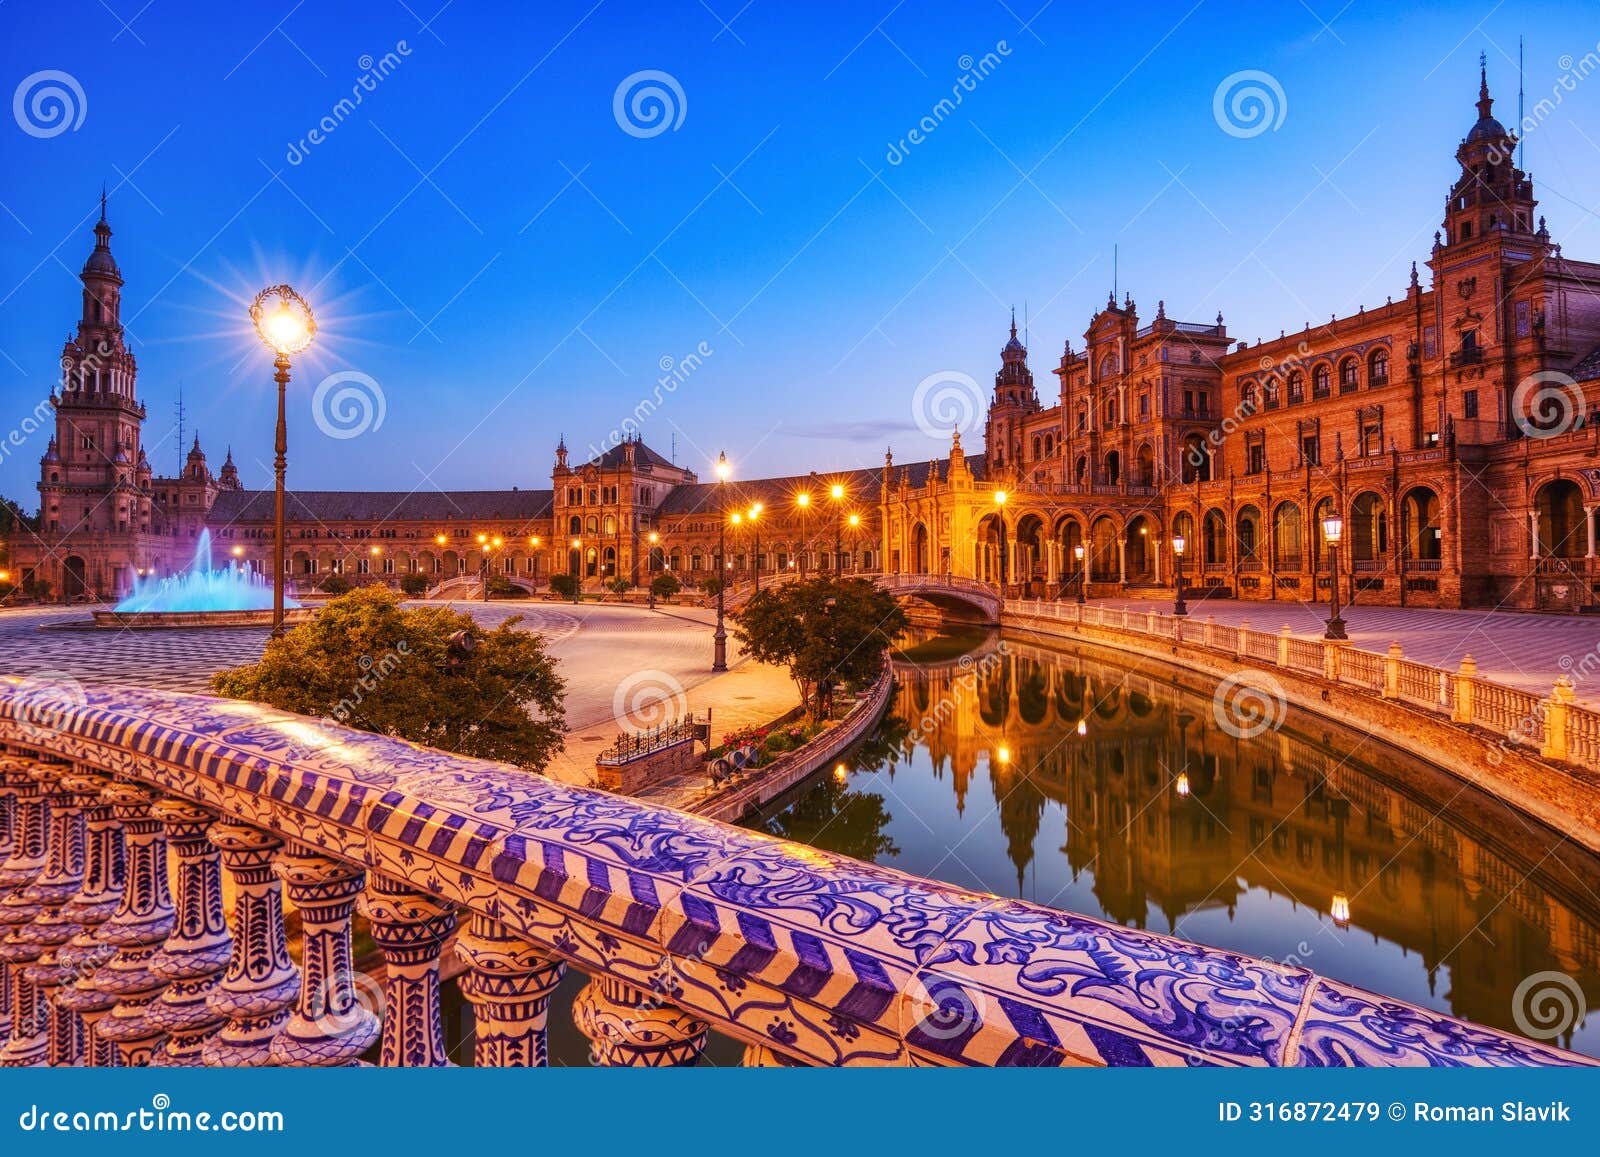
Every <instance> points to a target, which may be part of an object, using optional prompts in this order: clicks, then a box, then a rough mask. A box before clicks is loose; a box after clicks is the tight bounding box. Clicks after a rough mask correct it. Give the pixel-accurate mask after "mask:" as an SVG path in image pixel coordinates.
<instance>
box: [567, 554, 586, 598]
mask: <svg viewBox="0 0 1600 1157" xmlns="http://www.w3.org/2000/svg"><path fill="white" fill-rule="evenodd" d="M582 570H583V539H581V538H575V539H573V540H572V554H571V556H570V557H569V560H568V562H567V573H568V574H570V575H571V576H572V601H573V602H574V603H576V602H577V601H578V599H579V598H581V597H582V593H583V592H582V590H581V588H580V586H579V583H580V582H581V580H580V579H579V578H578V575H579V574H580V573H582Z"/></svg>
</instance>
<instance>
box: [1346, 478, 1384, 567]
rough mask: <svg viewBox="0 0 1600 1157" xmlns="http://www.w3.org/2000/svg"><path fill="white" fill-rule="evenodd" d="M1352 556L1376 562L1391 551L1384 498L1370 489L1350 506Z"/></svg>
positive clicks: (1358, 560) (1359, 559)
mask: <svg viewBox="0 0 1600 1157" xmlns="http://www.w3.org/2000/svg"><path fill="white" fill-rule="evenodd" d="M1349 538H1350V557H1351V558H1353V559H1354V560H1355V561H1356V562H1367V563H1376V562H1378V561H1379V560H1380V559H1382V558H1383V556H1384V555H1385V554H1387V553H1388V551H1389V516H1388V512H1387V511H1385V510H1384V508H1383V499H1382V497H1380V496H1379V495H1377V494H1374V493H1373V492H1372V491H1370V490H1368V491H1366V492H1365V493H1363V494H1360V495H1357V497H1356V500H1355V502H1354V503H1353V504H1352V505H1351V507H1350V534H1349Z"/></svg>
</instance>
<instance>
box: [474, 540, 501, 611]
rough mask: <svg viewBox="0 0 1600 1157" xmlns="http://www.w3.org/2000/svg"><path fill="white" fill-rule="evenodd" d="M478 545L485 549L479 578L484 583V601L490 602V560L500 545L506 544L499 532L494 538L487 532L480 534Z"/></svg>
mask: <svg viewBox="0 0 1600 1157" xmlns="http://www.w3.org/2000/svg"><path fill="white" fill-rule="evenodd" d="M478 545H479V547H481V548H482V550H483V564H482V570H481V571H480V573H479V578H480V580H481V582H482V584H483V601H484V602H488V601H489V561H490V559H491V558H492V557H493V554H494V552H495V551H497V550H499V549H500V547H501V546H502V545H504V540H503V539H501V537H500V536H499V535H498V534H497V535H495V536H494V537H493V538H490V537H489V536H488V535H487V534H480V535H478Z"/></svg>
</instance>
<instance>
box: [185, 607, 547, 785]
mask: <svg viewBox="0 0 1600 1157" xmlns="http://www.w3.org/2000/svg"><path fill="white" fill-rule="evenodd" d="M400 602H401V596H400V595H398V594H396V593H395V592H393V591H390V590H386V589H384V588H382V587H377V586H369V587H363V588H362V589H360V590H357V591H354V592H352V593H350V594H348V595H344V596H342V597H340V598H336V599H333V600H332V601H330V602H329V603H328V605H327V606H326V607H324V608H323V609H322V611H321V613H320V614H318V615H317V616H316V617H315V618H314V619H312V620H311V621H310V622H308V623H305V624H303V625H301V626H298V627H295V628H294V629H293V630H291V631H289V632H288V633H287V634H285V635H284V636H283V637H282V638H281V639H272V640H270V641H269V642H268V643H267V647H266V651H265V652H264V653H263V654H262V656H261V661H260V662H259V663H256V664H253V665H251V666H246V667H236V668H234V669H233V670H231V671H221V672H218V673H217V674H216V675H215V676H213V677H212V681H211V685H212V687H213V688H214V689H215V690H216V691H217V692H219V693H220V694H223V695H228V696H231V697H232V698H235V699H249V700H253V701H255V702H258V703H266V704H268V705H270V706H272V707H278V708H281V709H282V710H285V711H294V712H298V713H299V714H302V715H314V716H318V717H320V718H323V719H326V720H329V721H331V722H334V723H339V724H343V725H344V726H346V727H354V728H356V729H358V730H361V731H370V732H373V733H375V734H378V735H391V736H395V737H397V738H400V739H408V740H411V741H412V742H415V743H422V744H427V745H428V746H430V747H438V748H441V749H443V750H445V751H453V752H456V753H458V754H460V755H470V756H474V757H477V758H480V759H498V760H504V761H506V762H509V763H515V764H517V765H519V766H521V767H525V768H528V769H530V770H533V771H542V770H543V769H544V767H545V766H546V764H548V763H549V762H550V759H551V757H552V756H553V755H554V754H555V753H556V752H558V751H560V750H561V747H562V731H563V729H564V727H565V722H566V709H565V699H566V683H565V681H564V680H563V679H562V678H561V676H560V675H559V674H558V673H557V670H556V661H555V659H554V658H553V657H552V656H550V655H549V654H548V653H547V652H546V651H545V647H544V640H543V639H542V638H541V637H540V636H538V635H536V634H533V633H531V632H528V631H520V630H517V629H516V624H517V623H519V622H520V621H521V619H520V617H514V618H510V619H507V620H506V621H505V622H504V623H502V624H501V625H500V626H499V627H497V628H496V629H494V630H493V631H486V630H484V628H483V627H481V626H479V625H478V624H477V623H475V622H474V621H473V620H472V616H470V615H467V614H463V613H460V612H456V611H452V610H450V609H449V608H448V607H444V606H423V607H412V608H405V607H402V606H401V605H400ZM462 633H464V636H470V638H471V639H472V640H473V642H474V643H475V644H476V645H475V646H472V647H471V648H470V649H468V648H466V647H463V646H461V645H460V643H459V641H458V640H459V638H460V637H464V636H463V635H462Z"/></svg>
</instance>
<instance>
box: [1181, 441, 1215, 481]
mask: <svg viewBox="0 0 1600 1157" xmlns="http://www.w3.org/2000/svg"><path fill="white" fill-rule="evenodd" d="M1182 477H1183V480H1184V481H1185V482H1210V481H1211V455H1210V454H1209V453H1207V451H1206V436H1205V435H1204V434H1189V435H1187V436H1186V437H1185V438H1184V440H1183V475H1182Z"/></svg>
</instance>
